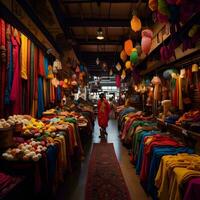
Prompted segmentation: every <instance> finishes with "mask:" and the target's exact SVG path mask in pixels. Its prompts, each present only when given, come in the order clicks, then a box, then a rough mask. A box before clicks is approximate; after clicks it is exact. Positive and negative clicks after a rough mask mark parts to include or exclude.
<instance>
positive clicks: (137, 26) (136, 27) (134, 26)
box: [131, 15, 142, 32]
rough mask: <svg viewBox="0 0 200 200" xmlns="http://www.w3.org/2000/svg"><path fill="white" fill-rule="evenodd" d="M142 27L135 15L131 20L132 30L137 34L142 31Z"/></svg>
mask: <svg viewBox="0 0 200 200" xmlns="http://www.w3.org/2000/svg"><path fill="white" fill-rule="evenodd" d="M141 27H142V24H141V21H140V19H139V18H138V17H137V16H136V15H134V16H133V17H132V19H131V29H132V30H133V31H135V32H137V31H140V30H141Z"/></svg>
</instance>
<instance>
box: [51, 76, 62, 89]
mask: <svg viewBox="0 0 200 200" xmlns="http://www.w3.org/2000/svg"><path fill="white" fill-rule="evenodd" d="M51 83H52V85H53V86H55V87H58V85H59V84H60V81H59V80H58V79H57V78H53V79H52V80H51Z"/></svg>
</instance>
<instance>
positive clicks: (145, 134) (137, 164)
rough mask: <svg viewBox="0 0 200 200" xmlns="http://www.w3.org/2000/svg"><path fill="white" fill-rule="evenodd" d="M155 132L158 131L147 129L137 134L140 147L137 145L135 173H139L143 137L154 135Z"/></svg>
mask: <svg viewBox="0 0 200 200" xmlns="http://www.w3.org/2000/svg"><path fill="white" fill-rule="evenodd" d="M155 134H158V131H148V132H146V131H144V132H142V133H141V134H140V136H139V139H138V140H139V141H141V142H140V147H139V153H138V159H137V163H136V174H140V171H141V167H142V159H143V151H144V139H145V137H146V136H150V135H155Z"/></svg>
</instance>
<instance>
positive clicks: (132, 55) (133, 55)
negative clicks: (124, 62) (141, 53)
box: [130, 50, 138, 64]
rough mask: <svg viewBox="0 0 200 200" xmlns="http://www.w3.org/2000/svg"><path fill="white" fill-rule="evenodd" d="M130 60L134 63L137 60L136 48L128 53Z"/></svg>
mask: <svg viewBox="0 0 200 200" xmlns="http://www.w3.org/2000/svg"><path fill="white" fill-rule="evenodd" d="M130 61H131V62H132V63H134V64H135V63H136V62H137V61H138V53H137V50H135V51H132V53H131V55H130Z"/></svg>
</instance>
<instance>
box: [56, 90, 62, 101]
mask: <svg viewBox="0 0 200 200" xmlns="http://www.w3.org/2000/svg"><path fill="white" fill-rule="evenodd" d="M57 100H58V101H61V89H60V86H58V87H57Z"/></svg>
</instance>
